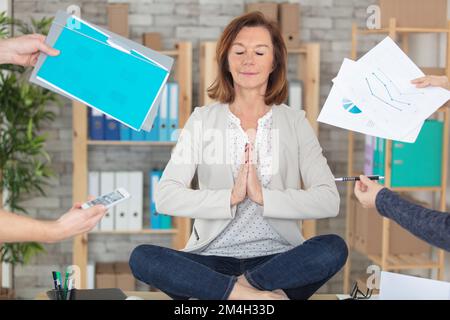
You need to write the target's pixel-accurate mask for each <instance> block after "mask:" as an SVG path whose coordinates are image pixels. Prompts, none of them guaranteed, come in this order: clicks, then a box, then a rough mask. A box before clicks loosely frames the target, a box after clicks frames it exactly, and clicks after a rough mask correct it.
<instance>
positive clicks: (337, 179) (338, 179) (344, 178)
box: [334, 176, 384, 182]
mask: <svg viewBox="0 0 450 320" xmlns="http://www.w3.org/2000/svg"><path fill="white" fill-rule="evenodd" d="M367 178H369V179H370V180H384V177H383V176H367ZM359 180H361V179H360V178H359V177H341V178H335V179H334V181H342V182H346V181H359Z"/></svg>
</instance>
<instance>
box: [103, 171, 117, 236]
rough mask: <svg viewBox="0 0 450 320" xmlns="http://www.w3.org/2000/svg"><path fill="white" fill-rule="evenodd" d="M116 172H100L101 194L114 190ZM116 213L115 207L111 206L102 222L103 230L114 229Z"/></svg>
mask: <svg viewBox="0 0 450 320" xmlns="http://www.w3.org/2000/svg"><path fill="white" fill-rule="evenodd" d="M114 185H115V184H114V172H101V173H100V194H102V195H103V194H106V193H109V192H113V191H114ZM114 215H115V207H112V208H109V209H108V212H107V213H106V215H105V216H104V217H103V219H102V221H101V223H100V230H101V231H112V230H114Z"/></svg>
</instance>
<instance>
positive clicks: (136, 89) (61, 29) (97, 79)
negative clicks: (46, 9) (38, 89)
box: [30, 11, 173, 131]
mask: <svg viewBox="0 0 450 320" xmlns="http://www.w3.org/2000/svg"><path fill="white" fill-rule="evenodd" d="M47 42H48V44H49V45H51V46H53V47H54V48H56V49H58V50H60V52H61V53H60V55H59V56H57V57H49V56H46V55H43V54H41V56H40V57H39V60H38V63H37V64H36V68H35V70H34V71H33V74H32V75H31V78H30V81H31V82H34V83H36V84H39V85H41V86H43V87H45V88H47V89H49V90H52V91H54V92H57V93H60V94H62V95H64V96H66V97H68V98H70V99H74V100H78V101H80V102H82V103H84V104H86V105H88V106H90V107H92V108H94V109H96V110H98V111H101V112H103V113H105V114H106V115H108V116H110V117H112V118H114V119H116V120H118V121H119V122H121V123H123V124H125V125H127V126H129V127H131V128H133V129H134V130H137V131H140V130H141V129H144V130H146V131H149V130H150V128H151V125H152V122H153V120H154V118H155V116H156V114H157V109H158V106H159V101H160V99H161V94H162V91H163V87H164V85H165V83H166V82H167V79H168V77H169V73H170V69H171V67H172V65H173V59H172V58H170V57H167V56H164V55H162V54H159V53H158V52H155V51H153V50H151V49H149V48H146V47H144V46H142V45H139V44H137V43H135V42H133V41H130V40H128V39H126V38H124V37H121V36H119V35H116V34H114V33H112V32H110V31H107V30H104V29H102V28H100V27H97V26H94V25H92V24H89V23H87V22H85V21H83V20H81V19H79V18H77V17H75V16H71V15H69V14H67V13H65V12H63V11H59V12H58V13H57V14H56V17H55V20H54V22H53V24H52V27H51V29H50V32H49V35H48V37H47Z"/></svg>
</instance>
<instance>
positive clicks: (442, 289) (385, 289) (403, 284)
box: [379, 271, 450, 300]
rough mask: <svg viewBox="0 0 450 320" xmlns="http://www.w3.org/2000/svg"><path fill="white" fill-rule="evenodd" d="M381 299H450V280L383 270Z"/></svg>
mask: <svg viewBox="0 0 450 320" xmlns="http://www.w3.org/2000/svg"><path fill="white" fill-rule="evenodd" d="M379 297H380V300H450V282H444V281H437V280H430V279H424V278H419V277H413V276H407V275H403V274H398V273H392V272H385V271H382V272H381V279H380V296H379Z"/></svg>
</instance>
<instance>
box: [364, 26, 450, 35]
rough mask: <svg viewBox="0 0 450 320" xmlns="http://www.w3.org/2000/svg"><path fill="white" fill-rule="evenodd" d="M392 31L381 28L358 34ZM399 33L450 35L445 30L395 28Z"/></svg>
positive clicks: (365, 30)
mask: <svg viewBox="0 0 450 320" xmlns="http://www.w3.org/2000/svg"><path fill="white" fill-rule="evenodd" d="M390 30H391V29H389V28H381V29H369V30H367V29H359V28H358V29H357V30H356V31H357V33H358V34H362V35H367V34H384V33H389V32H390ZM395 32H397V33H449V32H450V31H449V29H445V28H395Z"/></svg>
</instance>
